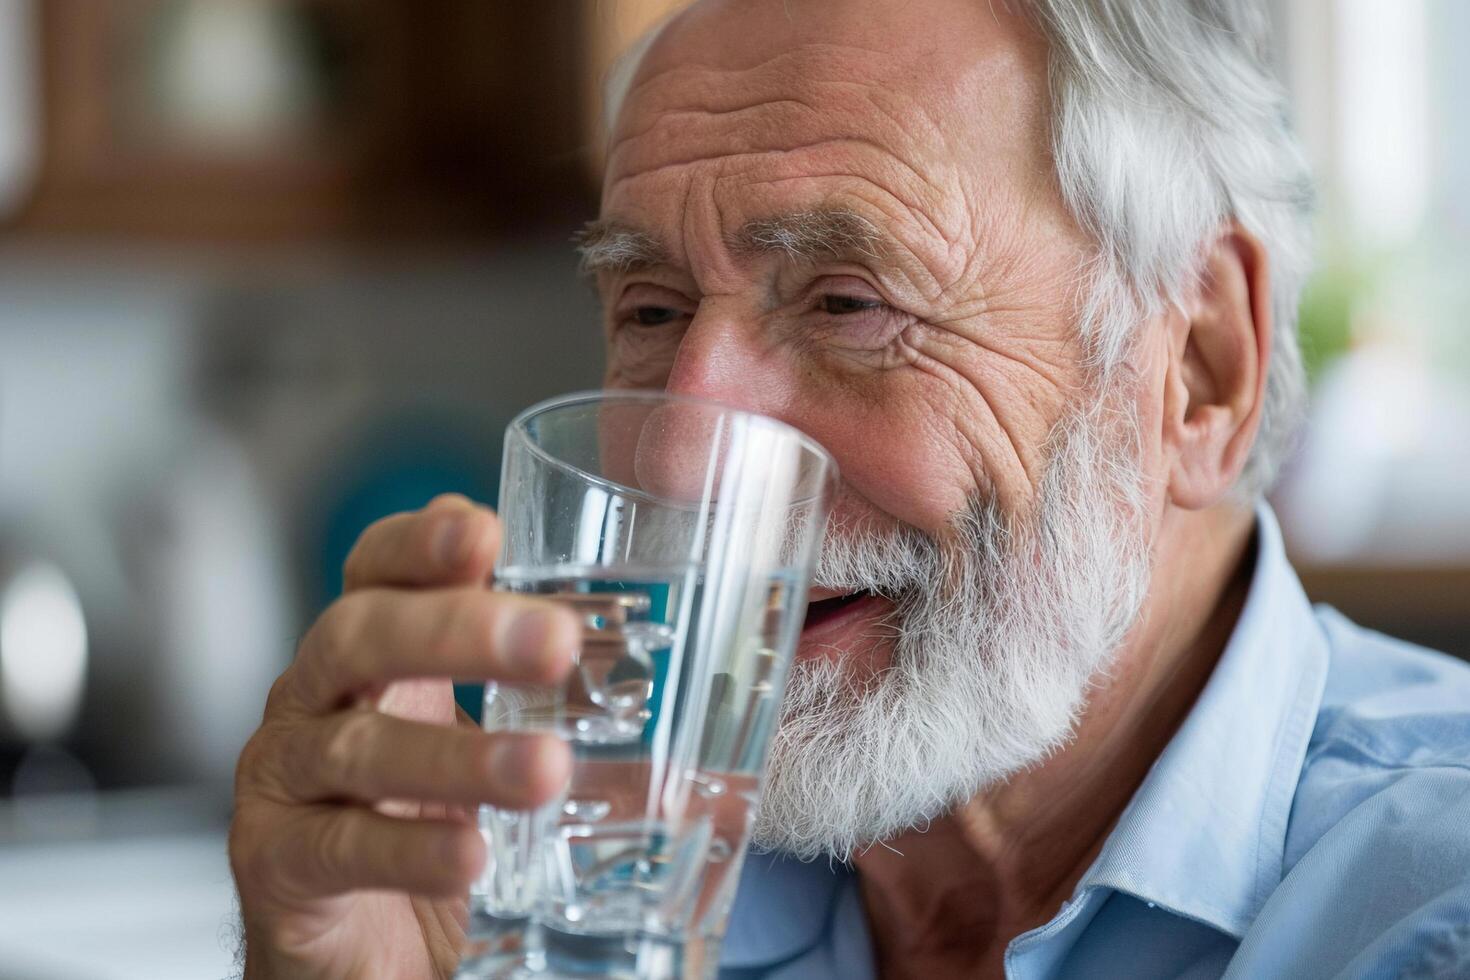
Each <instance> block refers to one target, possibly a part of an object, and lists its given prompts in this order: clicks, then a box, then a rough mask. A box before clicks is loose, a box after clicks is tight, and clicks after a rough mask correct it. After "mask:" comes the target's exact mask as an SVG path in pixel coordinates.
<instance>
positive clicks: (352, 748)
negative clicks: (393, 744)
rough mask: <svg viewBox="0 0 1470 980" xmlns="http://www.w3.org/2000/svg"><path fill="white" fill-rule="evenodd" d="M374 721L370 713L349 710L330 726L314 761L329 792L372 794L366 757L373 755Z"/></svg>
mask: <svg viewBox="0 0 1470 980" xmlns="http://www.w3.org/2000/svg"><path fill="white" fill-rule="evenodd" d="M376 722H377V719H376V718H375V717H374V714H373V712H370V711H352V712H348V713H346V714H344V715H343V716H342V718H341V719H340V720H339V721H337V722H335V723H334V724H333V725H332V726H331V727H330V729H329V731H328V733H327V735H326V737H325V739H324V740H323V742H322V747H321V752H320V758H319V762H318V764H319V765H320V766H321V768H322V772H323V776H324V780H323V781H324V782H325V783H326V785H327V788H328V789H329V790H330V791H331V792H336V793H346V794H350V795H359V796H371V795H372V788H373V787H372V772H371V771H370V767H369V766H368V765H367V764H366V760H369V759H372V758H374V757H375V756H376V755H377V753H375V752H374V751H373V748H372V745H373V742H374V741H375V736H376V734H377V728H378V726H377V724H376Z"/></svg>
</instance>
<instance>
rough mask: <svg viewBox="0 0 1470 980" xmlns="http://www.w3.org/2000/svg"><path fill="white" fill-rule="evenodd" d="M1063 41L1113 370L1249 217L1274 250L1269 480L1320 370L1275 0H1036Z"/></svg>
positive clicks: (1079, 187) (1075, 204) (1263, 469)
mask: <svg viewBox="0 0 1470 980" xmlns="http://www.w3.org/2000/svg"><path fill="white" fill-rule="evenodd" d="M1026 3H1027V6H1028V7H1029V9H1030V10H1032V11H1033V12H1034V14H1035V17H1036V20H1037V22H1038V24H1039V25H1040V27H1041V29H1042V32H1043V33H1044V34H1045V35H1046V37H1047V40H1048V42H1049V45H1050V65H1051V68H1050V73H1051V79H1050V81H1051V99H1052V121H1051V128H1052V150H1053V155H1054V157H1055V163H1056V173H1057V179H1058V182H1059V184H1060V186H1061V190H1062V196H1063V198H1064V200H1065V201H1066V202H1067V206H1068V208H1069V209H1070V210H1071V212H1072V214H1073V215H1074V216H1075V217H1076V219H1077V220H1078V221H1079V222H1080V223H1081V224H1082V226H1083V227H1084V228H1085V229H1086V230H1087V231H1088V233H1089V234H1090V235H1091V236H1092V238H1093V240H1094V241H1095V242H1096V244H1097V248H1098V252H1097V257H1096V264H1095V267H1094V269H1093V270H1092V273H1093V279H1092V283H1091V290H1090V296H1089V297H1088V300H1087V303H1086V306H1085V309H1084V316H1083V329H1084V331H1085V336H1086V339H1087V341H1088V343H1089V344H1090V345H1091V348H1092V350H1093V352H1094V356H1095V358H1096V360H1097V361H1098V363H1099V364H1100V365H1101V366H1102V367H1103V368H1105V369H1107V368H1111V367H1114V366H1116V365H1117V364H1119V363H1121V362H1122V361H1123V360H1124V359H1125V358H1126V356H1127V353H1128V349H1129V346H1130V342H1131V340H1132V338H1133V337H1134V335H1135V334H1136V330H1135V327H1136V325H1137V324H1138V323H1139V322H1141V321H1142V320H1143V319H1144V318H1146V317H1148V316H1150V315H1152V314H1155V313H1157V312H1158V311H1159V310H1160V309H1162V308H1163V307H1164V306H1165V305H1169V304H1177V303H1179V302H1180V300H1181V298H1182V297H1183V295H1184V293H1185V291H1186V290H1187V289H1188V288H1189V287H1190V286H1191V285H1192V283H1193V282H1194V280H1195V277H1196V276H1197V275H1198V273H1199V265H1200V260H1201V258H1202V250H1203V249H1204V248H1205V247H1207V246H1208V245H1209V244H1210V241H1211V239H1212V238H1213V237H1214V236H1215V235H1217V234H1218V233H1219V231H1220V229H1221V228H1222V226H1223V225H1224V224H1225V223H1226V222H1228V221H1230V220H1231V219H1234V220H1236V221H1238V222H1240V224H1241V225H1242V226H1243V227H1244V228H1245V229H1246V230H1247V231H1249V232H1250V233H1251V234H1253V235H1254V236H1256V238H1258V239H1259V240H1260V241H1261V242H1262V244H1263V245H1264V247H1265V249H1266V252H1267V255H1268V260H1269V263H1270V278H1271V312H1272V321H1273V327H1274V332H1273V339H1272V346H1271V353H1270V366H1269V368H1268V371H1267V377H1266V396H1265V404H1264V405H1263V407H1262V411H1261V423H1260V431H1259V432H1258V433H1257V436H1256V441H1255V444H1254V446H1253V447H1252V449H1251V453H1250V456H1249V458H1248V460H1247V462H1246V466H1245V469H1244V471H1243V473H1242V474H1241V477H1240V480H1239V482H1238V484H1237V487H1236V490H1237V493H1238V494H1239V495H1241V496H1244V497H1251V496H1254V495H1256V494H1259V493H1261V492H1263V491H1264V490H1266V489H1267V488H1269V486H1270V484H1271V482H1272V481H1273V480H1274V478H1275V475H1276V471H1277V468H1278V467H1279V466H1280V464H1281V462H1282V459H1283V458H1284V457H1285V456H1286V455H1287V453H1289V452H1290V450H1291V446H1292V439H1293V435H1294V432H1295V430H1296V427H1297V424H1298V422H1299V419H1300V415H1301V412H1302V405H1303V401H1304V398H1305V381H1304V376H1303V371H1302V359H1301V351H1300V347H1299V345H1298V341H1297V329H1296V328H1297V304H1298V302H1299V301H1300V298H1301V291H1302V287H1303V285H1304V284H1305V282H1306V278H1307V275H1308V273H1309V272H1310V271H1311V264H1312V256H1311V208H1312V201H1313V189H1312V181H1311V174H1310V171H1309V169H1308V167H1307V164H1306V160H1305V158H1304V156H1303V155H1302V152H1301V149H1300V147H1299V146H1298V144H1297V141H1296V138H1295V137H1294V135H1293V134H1292V132H1291V129H1290V126H1289V123H1288V118H1287V102H1286V93H1285V90H1284V89H1283V88H1282V86H1281V85H1280V83H1279V82H1278V81H1277V80H1276V79H1275V78H1274V77H1273V75H1272V73H1271V71H1270V69H1269V66H1268V47H1269V45H1268V43H1267V42H1268V40H1269V33H1270V20H1269V17H1268V16H1267V12H1266V9H1265V6H1264V4H1263V3H1261V2H1260V0H1026Z"/></svg>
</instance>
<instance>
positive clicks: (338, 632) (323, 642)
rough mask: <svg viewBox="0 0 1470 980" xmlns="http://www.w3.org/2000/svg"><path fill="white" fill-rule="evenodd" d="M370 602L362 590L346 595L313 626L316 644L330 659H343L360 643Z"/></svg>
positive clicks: (315, 646) (314, 646) (330, 607)
mask: <svg viewBox="0 0 1470 980" xmlns="http://www.w3.org/2000/svg"><path fill="white" fill-rule="evenodd" d="M370 605H371V603H370V600H369V599H368V597H367V596H365V595H363V594H362V593H355V594H350V595H345V596H342V597H341V598H340V599H338V600H337V601H336V602H334V603H332V604H331V605H330V606H328V607H327V609H326V611H325V612H323V613H322V614H321V617H320V618H319V619H318V620H317V621H316V624H315V625H314V626H313V627H312V630H311V639H312V640H314V642H313V643H312V647H313V648H314V649H316V650H319V651H320V654H321V655H322V656H325V657H327V658H329V659H337V658H341V657H342V656H343V654H344V653H345V652H346V651H348V650H351V649H353V648H354V647H355V646H357V644H358V641H359V639H360V638H361V636H362V630H363V625H364V623H365V621H366V620H367V617H368V614H369V607H370Z"/></svg>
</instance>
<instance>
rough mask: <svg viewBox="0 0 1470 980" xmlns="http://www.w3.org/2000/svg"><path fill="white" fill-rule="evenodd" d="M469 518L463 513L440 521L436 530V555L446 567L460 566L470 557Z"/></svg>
mask: <svg viewBox="0 0 1470 980" xmlns="http://www.w3.org/2000/svg"><path fill="white" fill-rule="evenodd" d="M469 524H470V522H469V520H468V519H467V518H465V517H463V516H462V515H456V516H454V517H449V518H446V519H444V520H441V521H440V522H439V529H438V530H437V531H435V532H434V555H435V557H437V558H438V559H439V564H441V565H443V566H444V567H445V568H458V567H459V566H460V565H461V564H463V563H464V561H465V559H466V558H468V557H469V554H468V552H469V547H470V545H471V544H472V543H473V542H471V541H470V540H469Z"/></svg>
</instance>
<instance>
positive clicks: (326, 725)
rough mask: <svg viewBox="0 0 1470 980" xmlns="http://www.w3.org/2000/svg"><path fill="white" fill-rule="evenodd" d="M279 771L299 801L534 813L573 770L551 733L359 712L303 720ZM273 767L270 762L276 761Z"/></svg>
mask: <svg viewBox="0 0 1470 980" xmlns="http://www.w3.org/2000/svg"><path fill="white" fill-rule="evenodd" d="M277 754H278V758H277V759H276V760H274V764H273V765H271V768H273V769H275V770H277V771H278V772H279V773H280V782H281V785H282V788H283V789H284V791H285V792H286V794H287V795H288V797H289V798H290V799H291V800H292V801H295V802H304V803H320V802H324V801H327V800H341V799H350V800H356V801H358V802H361V803H377V802H379V801H381V800H415V801H419V802H424V801H433V802H439V803H461V804H465V805H469V806H473V805H476V804H481V803H488V804H490V805H491V806H496V807H500V808H502V809H507V810H528V809H532V808H534V807H538V806H541V805H542V804H543V803H546V802H548V801H550V800H551V799H552V798H553V797H555V796H556V794H557V793H559V792H560V791H561V790H562V789H563V788H564V787H565V786H566V784H567V779H568V778H569V776H570V775H571V765H572V761H571V753H570V751H569V750H568V748H567V746H566V743H564V742H563V741H562V740H561V739H559V738H556V737H555V736H553V735H545V734H494V735H487V734H485V733H484V732H480V731H473V730H466V729H462V728H455V727H447V726H443V725H426V724H423V723H421V722H413V721H405V720H404V719H402V718H395V717H393V716H391V715H385V714H382V713H381V712H377V711H371V710H368V709H360V708H358V709H351V710H348V711H342V712H338V713H337V714H335V715H329V716H327V717H326V718H314V719H311V720H310V721H308V722H305V723H303V724H302V725H301V726H300V727H299V728H298V729H297V731H296V733H295V734H294V736H293V737H292V738H289V739H282V740H280V742H279V748H278V750H277ZM268 764H269V763H268Z"/></svg>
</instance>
